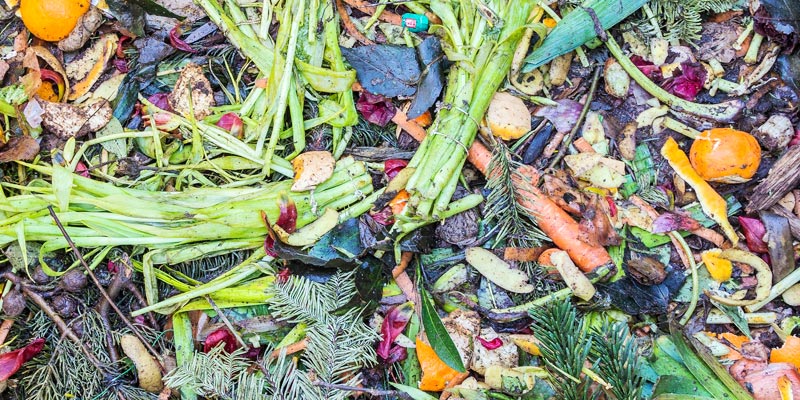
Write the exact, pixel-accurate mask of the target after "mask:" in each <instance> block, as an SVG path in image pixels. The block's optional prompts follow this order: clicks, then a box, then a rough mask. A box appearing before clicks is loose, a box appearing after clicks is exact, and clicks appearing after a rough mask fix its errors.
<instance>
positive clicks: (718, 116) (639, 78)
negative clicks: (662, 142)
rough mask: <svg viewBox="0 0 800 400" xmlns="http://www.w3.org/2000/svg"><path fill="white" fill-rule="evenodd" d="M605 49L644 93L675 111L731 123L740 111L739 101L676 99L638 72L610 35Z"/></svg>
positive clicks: (741, 105) (741, 106) (742, 105)
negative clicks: (708, 101)
mask: <svg viewBox="0 0 800 400" xmlns="http://www.w3.org/2000/svg"><path fill="white" fill-rule="evenodd" d="M606 47H608V50H609V51H610V52H611V55H613V56H614V58H616V59H617V62H619V64H620V66H622V68H623V69H624V70H625V72H627V73H628V75H630V77H631V78H632V79H633V80H634V81H636V83H638V84H639V86H641V87H642V89H644V90H645V91H647V92H648V93H650V94H651V95H652V96H653V97H655V98H657V99H658V100H660V101H661V102H663V103H664V104H666V105H668V106H669V107H670V108H672V109H674V110H676V111H683V112H686V113H689V114H692V115H696V116H699V117H703V118H708V119H712V120H714V121H718V122H733V121H734V120H735V119H736V116H737V115H739V113H740V112H741V111H742V108H743V107H744V104H743V103H742V102H741V101H740V100H731V101H726V102H722V103H719V104H699V103H693V102H691V101H687V100H684V99H681V98H680V97H677V96H675V95H673V94H671V93H669V92H667V91H666V90H664V89H662V88H661V87H660V86H658V85H657V84H655V82H653V81H651V80H650V79H649V78H648V77H647V76H645V74H644V73H642V71H640V70H639V68H638V67H636V65H634V64H633V62H632V61H631V60H630V59H629V58H628V57H627V56H626V55H625V53H623V51H622V49H621V48H620V47H619V44H617V42H616V40H614V38H613V37H612V36H611V35H608V41H606Z"/></svg>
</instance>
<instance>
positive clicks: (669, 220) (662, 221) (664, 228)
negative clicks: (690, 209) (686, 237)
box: [653, 212, 700, 233]
mask: <svg viewBox="0 0 800 400" xmlns="http://www.w3.org/2000/svg"><path fill="white" fill-rule="evenodd" d="M699 228H700V223H699V222H697V221H696V220H695V219H694V218H692V217H689V216H687V215H681V214H677V213H673V212H665V213H664V214H661V215H659V216H658V218H656V219H655V221H653V233H666V232H672V231H693V230H695V229H699Z"/></svg>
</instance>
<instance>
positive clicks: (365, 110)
mask: <svg viewBox="0 0 800 400" xmlns="http://www.w3.org/2000/svg"><path fill="white" fill-rule="evenodd" d="M356 110H358V112H360V113H361V115H362V116H363V117H364V119H366V120H367V121H369V122H371V123H373V124H375V125H380V126H386V124H388V123H389V121H391V120H392V117H394V114H395V113H397V109H396V108H395V106H394V103H392V100H391V99H387V98H386V97H383V96H381V95H378V94H372V93H369V92H362V93H361V95H360V96H358V101H357V102H356Z"/></svg>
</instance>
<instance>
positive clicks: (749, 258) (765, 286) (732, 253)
mask: <svg viewBox="0 0 800 400" xmlns="http://www.w3.org/2000/svg"><path fill="white" fill-rule="evenodd" d="M719 257H720V258H723V259H727V260H730V261H735V262H740V263H744V264H748V265H750V266H752V267H753V268H754V269H755V270H756V279H757V280H758V284H757V286H756V296H755V298H754V299H752V300H744V299H737V298H732V296H723V295H719V294H715V293H711V292H710V291H706V294H707V295H708V297H709V298H711V299H713V300H715V301H718V302H720V303H722V304H725V305H728V306H749V305H752V304H755V303H758V302H760V301H762V300H764V299H766V298H767V297H768V296H769V293H770V290H771V289H772V271H771V270H770V269H769V265H767V263H766V262H764V260H762V259H761V258H760V257H758V256H756V255H755V254H753V253H750V252H747V251H744V250H739V249H727V250H723V251H722V252H720V253H719Z"/></svg>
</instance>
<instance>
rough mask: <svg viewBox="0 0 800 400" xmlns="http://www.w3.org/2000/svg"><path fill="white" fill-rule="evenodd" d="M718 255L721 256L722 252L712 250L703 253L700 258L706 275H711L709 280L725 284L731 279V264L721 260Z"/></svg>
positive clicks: (728, 261)
mask: <svg viewBox="0 0 800 400" xmlns="http://www.w3.org/2000/svg"><path fill="white" fill-rule="evenodd" d="M720 254H722V250H720V249H712V250H707V251H704V252H703V253H702V254H701V255H700V257H701V258H702V260H703V264H705V266H706V269H707V270H708V273H709V274H710V275H711V278H713V279H714V280H715V281H717V282H725V281H727V280H728V279H731V274H732V273H733V263H732V262H731V260H728V259H725V258H722V257H721V256H720Z"/></svg>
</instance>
